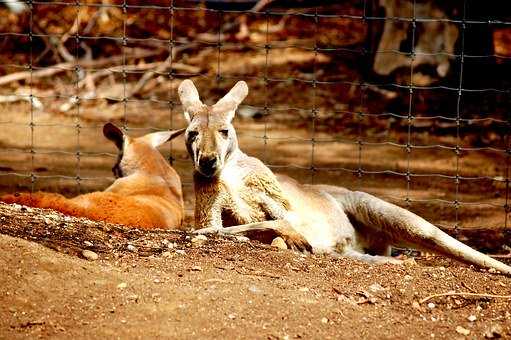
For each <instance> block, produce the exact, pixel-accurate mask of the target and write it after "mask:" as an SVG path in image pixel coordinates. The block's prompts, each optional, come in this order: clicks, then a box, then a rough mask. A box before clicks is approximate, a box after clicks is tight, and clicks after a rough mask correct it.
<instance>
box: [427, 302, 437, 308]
mask: <svg viewBox="0 0 511 340" xmlns="http://www.w3.org/2000/svg"><path fill="white" fill-rule="evenodd" d="M435 307H436V306H435V304H434V303H433V302H430V303H428V308H429V309H433V308H435Z"/></svg>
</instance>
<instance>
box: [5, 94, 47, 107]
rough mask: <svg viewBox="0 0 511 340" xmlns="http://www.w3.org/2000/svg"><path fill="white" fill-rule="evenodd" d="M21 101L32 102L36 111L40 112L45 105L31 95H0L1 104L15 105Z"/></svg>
mask: <svg viewBox="0 0 511 340" xmlns="http://www.w3.org/2000/svg"><path fill="white" fill-rule="evenodd" d="M20 100H24V101H27V102H29V103H30V102H32V106H33V107H34V109H36V110H40V109H42V108H43V103H41V101H40V100H39V99H38V98H37V97H35V96H32V97H31V96H30V95H15V94H12V95H6V96H4V95H0V103H14V102H18V101H20Z"/></svg>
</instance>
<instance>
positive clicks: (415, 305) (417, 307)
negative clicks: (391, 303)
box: [412, 301, 421, 309]
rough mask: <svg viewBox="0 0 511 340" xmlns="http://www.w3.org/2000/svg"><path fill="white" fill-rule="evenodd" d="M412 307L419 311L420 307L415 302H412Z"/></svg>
mask: <svg viewBox="0 0 511 340" xmlns="http://www.w3.org/2000/svg"><path fill="white" fill-rule="evenodd" d="M412 307H413V308H415V309H421V305H420V304H419V303H418V302H417V301H414V302H412Z"/></svg>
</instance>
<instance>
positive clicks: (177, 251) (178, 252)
mask: <svg viewBox="0 0 511 340" xmlns="http://www.w3.org/2000/svg"><path fill="white" fill-rule="evenodd" d="M176 253H177V254H180V255H185V254H186V252H185V251H184V250H183V249H176Z"/></svg>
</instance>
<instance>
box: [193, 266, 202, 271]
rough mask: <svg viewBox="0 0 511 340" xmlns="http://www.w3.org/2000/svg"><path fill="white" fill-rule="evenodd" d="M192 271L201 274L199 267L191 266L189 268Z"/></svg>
mask: <svg viewBox="0 0 511 340" xmlns="http://www.w3.org/2000/svg"><path fill="white" fill-rule="evenodd" d="M191 270H192V271H194V272H201V271H202V267H201V266H193V267H192V268H191Z"/></svg>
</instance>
